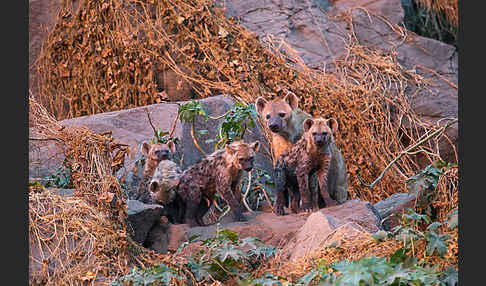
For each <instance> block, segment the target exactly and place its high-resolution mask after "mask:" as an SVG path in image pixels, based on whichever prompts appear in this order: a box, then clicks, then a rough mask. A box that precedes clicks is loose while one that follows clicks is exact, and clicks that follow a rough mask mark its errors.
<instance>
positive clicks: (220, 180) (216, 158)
mask: <svg viewBox="0 0 486 286" xmlns="http://www.w3.org/2000/svg"><path fill="white" fill-rule="evenodd" d="M259 147H260V142H259V141H255V142H253V143H249V144H248V143H245V142H243V141H236V142H233V143H231V144H229V145H227V146H226V147H225V148H224V149H221V150H218V151H216V152H214V153H212V154H211V155H208V156H205V157H204V158H203V159H201V160H200V161H199V162H197V163H195V164H194V165H192V166H190V167H189V168H188V169H187V170H185V171H184V173H183V174H182V176H181V178H180V183H179V190H178V193H179V196H180V197H181V199H182V201H183V203H184V207H185V209H184V223H188V224H189V225H190V226H196V225H202V221H201V218H202V217H203V216H204V214H205V213H206V212H207V210H208V208H209V206H208V204H207V201H212V200H213V199H214V195H215V194H216V193H218V194H219V195H220V196H221V197H222V198H223V199H224V200H225V201H226V203H227V204H228V205H229V206H230V207H231V212H232V214H233V218H234V219H235V220H236V221H246V217H245V216H244V215H243V214H242V209H243V208H242V203H241V191H240V187H239V184H240V180H241V177H242V175H243V171H246V172H249V171H250V170H251V169H252V168H253V162H254V159H255V153H256V152H257V151H258V149H259Z"/></svg>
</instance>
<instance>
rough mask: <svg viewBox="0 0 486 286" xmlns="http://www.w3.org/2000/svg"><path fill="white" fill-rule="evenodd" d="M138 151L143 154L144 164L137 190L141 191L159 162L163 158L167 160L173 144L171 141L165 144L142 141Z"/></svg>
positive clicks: (145, 186)
mask: <svg viewBox="0 0 486 286" xmlns="http://www.w3.org/2000/svg"><path fill="white" fill-rule="evenodd" d="M140 151H141V152H142V154H143V155H144V156H145V165H144V168H143V178H142V181H141V182H140V185H139V186H138V191H139V192H143V191H144V190H146V189H147V186H148V183H149V181H150V179H151V178H152V176H153V175H154V172H155V169H156V168H157V166H158V165H159V163H160V162H161V161H163V160H169V155H170V154H171V152H172V153H174V152H175V144H174V142H172V141H169V142H167V144H162V143H153V144H150V143H148V142H143V143H142V146H140Z"/></svg>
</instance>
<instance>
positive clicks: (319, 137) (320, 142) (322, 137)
mask: <svg viewBox="0 0 486 286" xmlns="http://www.w3.org/2000/svg"><path fill="white" fill-rule="evenodd" d="M312 138H313V139H314V143H315V144H316V145H317V146H319V147H325V146H327V145H329V134H328V133H327V132H324V133H313V134H312Z"/></svg>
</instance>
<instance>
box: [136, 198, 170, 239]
mask: <svg viewBox="0 0 486 286" xmlns="http://www.w3.org/2000/svg"><path fill="white" fill-rule="evenodd" d="M127 214H128V222H129V227H131V229H132V231H133V233H132V235H131V237H132V239H133V240H134V241H136V242H138V243H140V244H144V243H145V241H146V239H147V237H148V234H149V232H150V230H152V229H153V228H154V226H155V225H156V224H158V223H159V222H160V219H161V217H162V215H163V207H162V206H160V205H147V204H144V203H142V202H140V201H137V200H127Z"/></svg>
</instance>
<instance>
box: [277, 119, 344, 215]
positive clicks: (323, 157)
mask: <svg viewBox="0 0 486 286" xmlns="http://www.w3.org/2000/svg"><path fill="white" fill-rule="evenodd" d="M337 128H338V124H337V121H336V120H335V119H333V118H331V119H328V120H326V119H323V118H316V119H312V118H308V119H306V120H305V121H304V123H303V130H304V134H303V135H302V138H301V139H300V140H299V141H297V143H295V144H294V145H293V146H292V147H290V149H287V150H286V151H285V152H283V153H282V155H280V157H279V158H278V159H277V166H276V169H275V180H276V181H275V183H276V190H277V202H276V210H275V212H276V214H277V215H283V214H284V205H285V197H286V195H285V192H287V191H288V190H289V189H290V193H289V196H290V198H291V204H290V208H291V211H292V212H298V211H299V210H300V209H301V210H304V211H306V212H307V211H310V210H311V207H312V210H314V211H317V210H319V206H318V199H319V192H311V191H310V190H309V177H310V175H311V174H313V173H316V175H317V180H318V182H319V188H320V194H321V196H322V199H323V200H324V202H325V204H326V206H332V205H336V204H337V202H336V201H335V200H333V199H332V198H331V196H330V195H329V192H328V186H327V175H328V171H329V165H330V162H331V150H330V148H329V146H330V144H331V142H332V141H333V140H334V137H333V133H335V132H336V131H337ZM296 181H297V185H298V191H297V190H296V189H295V182H296ZM300 199H302V207H301V208H299V202H300Z"/></svg>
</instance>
